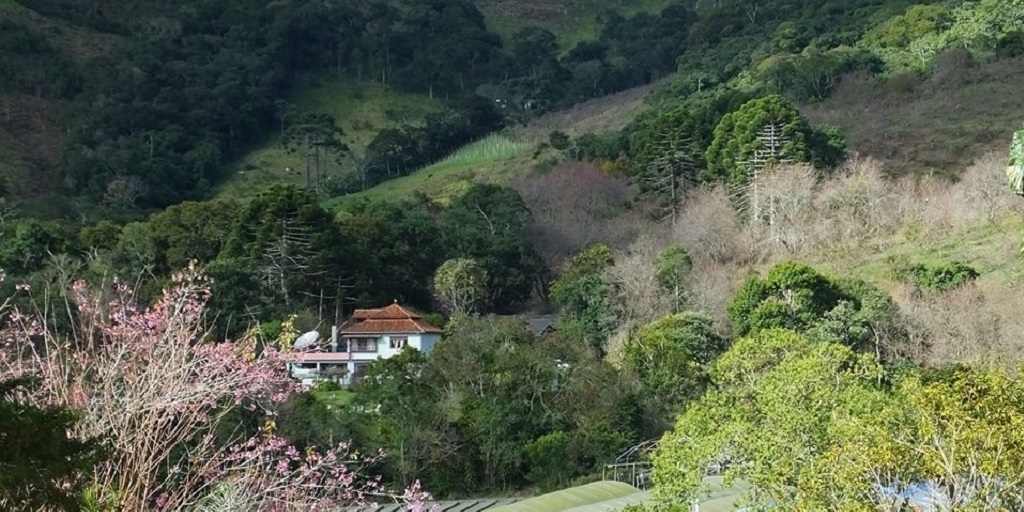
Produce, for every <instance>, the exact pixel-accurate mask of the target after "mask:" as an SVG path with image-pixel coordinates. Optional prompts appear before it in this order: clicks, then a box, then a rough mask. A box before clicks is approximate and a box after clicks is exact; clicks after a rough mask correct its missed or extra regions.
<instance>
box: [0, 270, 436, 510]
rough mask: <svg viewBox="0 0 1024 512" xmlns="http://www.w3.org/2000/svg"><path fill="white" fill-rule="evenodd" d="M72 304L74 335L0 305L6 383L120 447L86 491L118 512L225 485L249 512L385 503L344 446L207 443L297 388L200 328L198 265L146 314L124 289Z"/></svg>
mask: <svg viewBox="0 0 1024 512" xmlns="http://www.w3.org/2000/svg"><path fill="white" fill-rule="evenodd" d="M3 277H4V276H3V274H2V272H0V279H2V278H3ZM71 296H72V297H73V299H74V303H75V305H76V306H77V308H76V309H77V318H76V319H75V322H74V333H73V335H70V336H61V335H58V334H56V333H53V332H52V331H49V330H47V329H46V328H45V326H43V325H41V324H40V323H39V322H38V321H37V320H36V319H35V318H34V317H33V316H32V315H25V314H22V313H20V312H19V311H17V310H15V309H10V308H7V306H6V304H9V302H5V303H3V305H4V306H3V307H2V308H0V314H3V315H4V316H6V318H5V319H0V320H2V321H0V325H6V327H5V328H4V329H3V330H0V341H2V342H3V343H4V345H3V346H0V372H2V373H3V374H5V375H8V376H13V375H17V374H22V373H26V372H31V373H34V374H36V375H38V376H40V377H41V381H42V385H41V386H40V388H39V390H38V391H37V392H36V395H35V396H34V398H35V399H36V400H38V401H40V402H42V403H55V404H62V405H72V406H75V407H77V408H79V409H80V410H81V411H82V414H83V416H82V420H81V421H80V423H79V426H78V431H77V432H75V434H76V435H79V436H81V437H100V438H102V439H104V440H107V441H108V442H109V444H110V446H112V447H113V451H112V452H111V454H110V456H109V458H108V460H106V461H105V462H103V463H102V464H100V465H99V466H98V467H97V468H96V470H95V474H94V475H93V478H92V480H93V482H92V483H93V484H94V485H95V487H96V488H97V489H98V490H99V491H100V492H101V493H109V494H110V496H111V497H114V498H116V499H118V500H119V506H120V507H121V508H126V509H141V508H150V507H152V506H158V508H163V509H178V508H181V507H187V506H191V505H194V504H195V503H197V502H198V501H199V500H201V499H202V498H203V496H205V495H207V494H209V493H210V492H211V491H212V490H213V489H216V488H218V487H219V486H223V485H232V486H234V487H235V488H236V489H238V492H237V493H236V494H237V499H239V500H242V501H244V502H245V503H244V508H245V509H252V510H283V509H296V508H297V509H302V510H312V509H325V508H331V507H334V506H336V505H337V504H339V503H346V502H350V503H357V504H358V503H365V502H366V500H369V499H375V497H385V496H389V495H388V494H387V493H386V492H385V491H384V488H383V486H382V485H381V483H380V481H379V479H377V478H371V477H364V476H361V475H360V474H359V473H358V471H359V470H361V469H362V468H365V467H367V466H368V465H370V464H372V463H373V462H374V461H375V460H376V457H369V458H368V457H364V456H360V457H356V456H354V455H352V454H351V452H350V451H349V449H348V446H347V445H339V446H337V447H334V448H332V449H330V450H327V451H325V452H324V453H318V452H315V451H307V452H305V453H300V452H299V451H298V450H296V449H295V448H294V447H291V446H288V444H287V443H286V442H285V441H284V440H283V439H281V438H279V437H276V436H274V435H273V434H272V433H265V434H261V435H258V436H256V437H253V438H252V439H249V440H246V441H242V442H239V443H237V444H235V445H233V446H228V447H224V446H220V445H218V443H217V441H216V440H215V438H214V437H213V435H212V432H213V431H214V430H215V428H216V426H217V424H218V422H219V421H220V419H221V418H222V417H223V415H224V414H225V413H226V412H227V410H228V409H229V408H230V407H231V406H237V405H243V406H246V407H249V408H251V409H256V408H259V407H261V406H262V405H266V404H267V403H268V402H271V401H281V400H285V399H287V398H288V396H290V395H291V394H292V393H295V392H296V391H297V390H298V387H297V384H296V383H295V382H294V381H292V380H291V379H290V378H288V376H287V373H286V370H285V364H284V361H285V358H286V356H287V354H285V353H282V352H280V351H278V350H276V349H275V348H273V347H259V346H258V345H257V343H256V340H254V339H245V340H242V341H225V342H215V341H214V340H212V339H211V337H210V336H209V334H208V332H207V330H206V329H205V328H204V312H205V306H206V301H207V300H208V298H209V296H210V289H209V283H208V282H207V280H206V277H205V276H204V275H203V274H202V273H201V272H199V271H198V269H196V268H195V267H194V266H190V267H189V268H187V269H185V270H184V271H183V272H181V273H179V274H177V275H175V276H174V278H173V284H172V286H170V287H169V288H167V289H166V290H164V293H163V296H162V297H161V298H160V300H158V301H157V303H156V304H154V305H153V306H152V307H143V306H141V305H140V304H139V302H138V301H137V299H136V298H135V296H134V294H133V292H132V290H131V289H130V287H128V286H126V285H124V284H123V283H117V282H115V283H114V284H113V286H112V287H110V289H109V290H105V291H103V292H97V291H96V290H93V289H91V288H90V287H89V286H87V285H86V284H85V283H84V282H81V281H79V282H75V283H74V284H73V286H72V290H71ZM4 309H9V310H8V311H6V312H5V311H4ZM40 340H42V342H40ZM197 440H198V441H197ZM184 447H187V450H185V453H183V454H182V453H181V452H182V448H184ZM172 453H173V454H175V455H173V456H172V455H171V454H172ZM164 468H174V469H175V471H164ZM390 497H391V498H392V499H394V500H396V501H405V502H407V503H408V504H409V508H410V509H412V510H417V511H418V510H423V507H424V503H425V502H426V501H429V495H427V494H425V493H423V492H422V491H421V490H420V489H419V486H418V484H417V486H416V487H415V488H411V489H407V490H406V491H405V493H404V494H402V495H392V496H390Z"/></svg>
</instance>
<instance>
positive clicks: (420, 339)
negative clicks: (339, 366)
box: [340, 333, 441, 384]
mask: <svg viewBox="0 0 1024 512" xmlns="http://www.w3.org/2000/svg"><path fill="white" fill-rule="evenodd" d="M391 338H406V339H407V340H408V346H409V347H412V348H414V349H416V350H419V351H420V352H424V353H427V354H429V353H430V352H431V351H432V350H434V346H435V345H437V342H439V341H441V335H440V334H433V333H424V334H382V335H381V336H379V337H378V338H377V351H376V352H352V353H351V359H350V361H349V363H348V376H347V379H346V384H351V383H352V381H353V380H352V377H353V376H355V375H356V367H357V366H358V365H361V364H367V363H370V362H372V361H376V360H377V359H388V358H391V357H394V356H397V355H398V354H399V353H401V352H402V350H403V347H397V346H396V347H394V348H392V346H391ZM340 345H341V346H342V350H344V347H345V346H346V343H342V344H340Z"/></svg>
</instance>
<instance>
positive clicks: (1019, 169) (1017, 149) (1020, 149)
mask: <svg viewBox="0 0 1024 512" xmlns="http://www.w3.org/2000/svg"><path fill="white" fill-rule="evenodd" d="M1006 179H1007V181H1009V183H1010V189H1011V190H1013V193H1015V194H1017V195H1021V196H1024V129H1022V130H1020V131H1018V132H1014V134H1013V142H1011V143H1010V165H1008V166H1006Z"/></svg>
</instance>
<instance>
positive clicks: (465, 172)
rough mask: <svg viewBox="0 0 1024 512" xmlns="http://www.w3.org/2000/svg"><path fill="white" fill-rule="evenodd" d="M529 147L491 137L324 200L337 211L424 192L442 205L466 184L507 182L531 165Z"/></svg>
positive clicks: (503, 137)
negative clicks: (412, 169)
mask: <svg viewBox="0 0 1024 512" xmlns="http://www.w3.org/2000/svg"><path fill="white" fill-rule="evenodd" d="M531 147H532V146H531V145H530V144H528V143H525V142H519V141H518V140H515V139H511V138H508V137H506V136H504V135H492V136H490V137H488V138H486V139H483V140H480V141H477V142H474V143H472V144H469V145H467V146H465V147H463V148H462V149H460V150H459V151H457V152H455V153H454V154H452V155H451V156H450V157H448V158H446V159H444V160H442V161H440V162H438V163H436V164H433V165H430V166H427V167H425V168H423V169H420V170H418V171H416V172H414V173H412V174H409V175H408V176H402V177H401V178H395V179H392V180H388V181H386V182H384V183H381V184H380V185H377V186H376V187H373V188H371V189H368V190H366V191H364V192H360V193H357V194H349V195H347V196H343V197H339V198H335V199H332V200H330V201H328V203H327V204H328V206H329V207H330V208H334V209H337V208H340V207H342V206H344V205H346V204H350V203H351V202H354V201H360V200H362V199H369V200H385V201H394V200H399V199H402V198H407V197H411V196H412V195H413V194H415V193H416V192H424V193H426V194H427V195H428V196H430V197H432V198H433V199H434V200H436V201H438V202H439V203H442V204H444V203H446V202H447V201H448V200H450V199H451V198H452V197H453V196H456V195H458V194H459V193H460V191H462V190H464V189H465V186H466V185H468V184H469V183H470V182H490V183H494V182H507V181H508V180H509V179H511V177H512V176H517V175H519V174H520V173H521V172H523V171H524V170H526V169H529V168H530V166H531V163H530V162H531V158H530V149H531Z"/></svg>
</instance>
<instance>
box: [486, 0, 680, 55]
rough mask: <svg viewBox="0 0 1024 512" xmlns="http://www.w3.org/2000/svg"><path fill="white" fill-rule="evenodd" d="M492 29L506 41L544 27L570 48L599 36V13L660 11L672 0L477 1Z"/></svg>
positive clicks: (630, 14)
mask: <svg viewBox="0 0 1024 512" xmlns="http://www.w3.org/2000/svg"><path fill="white" fill-rule="evenodd" d="M474 3H475V4H476V6H477V7H478V8H479V9H480V12H482V13H483V14H484V16H485V17H486V19H487V25H488V27H490V28H491V30H493V31H495V32H497V33H498V34H500V35H501V36H502V37H503V38H505V39H506V40H507V39H509V38H511V37H512V36H513V35H514V34H515V33H516V32H517V31H519V30H522V29H523V28H524V27H543V28H545V29H547V30H550V31H551V32H553V33H555V34H557V35H558V36H559V46H560V47H561V49H562V50H569V49H570V48H572V47H573V46H575V45H576V43H579V42H580V41H585V40H588V39H596V38H597V36H598V35H599V33H598V32H599V31H600V28H601V26H600V23H599V22H598V19H597V16H598V15H599V14H602V13H603V12H605V11H609V12H616V13H619V14H621V15H623V16H632V15H635V14H637V13H641V12H657V11H658V10H660V9H661V8H663V7H665V6H666V5H668V4H669V3H671V2H670V0H552V1H546V2H545V1H521V0H474Z"/></svg>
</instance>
